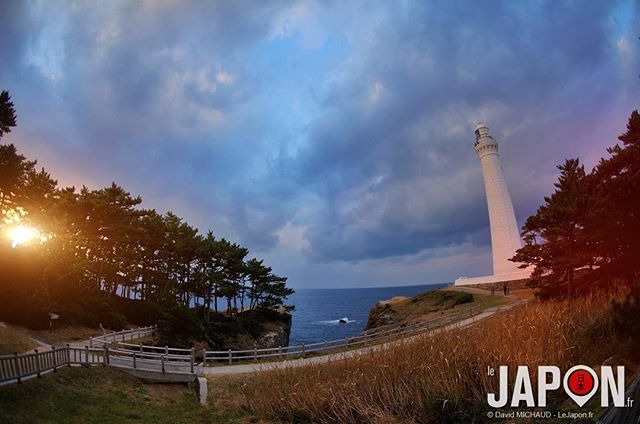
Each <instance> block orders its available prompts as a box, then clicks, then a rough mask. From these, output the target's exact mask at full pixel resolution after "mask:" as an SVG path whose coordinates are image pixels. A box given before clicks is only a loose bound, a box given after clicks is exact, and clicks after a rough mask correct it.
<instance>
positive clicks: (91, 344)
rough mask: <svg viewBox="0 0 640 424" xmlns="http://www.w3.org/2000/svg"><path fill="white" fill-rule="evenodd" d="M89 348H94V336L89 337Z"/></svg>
mask: <svg viewBox="0 0 640 424" xmlns="http://www.w3.org/2000/svg"><path fill="white" fill-rule="evenodd" d="M89 347H93V336H91V337H89Z"/></svg>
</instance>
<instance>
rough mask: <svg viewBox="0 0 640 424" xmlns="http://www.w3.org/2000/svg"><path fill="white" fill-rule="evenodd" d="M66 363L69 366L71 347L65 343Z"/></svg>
mask: <svg viewBox="0 0 640 424" xmlns="http://www.w3.org/2000/svg"><path fill="white" fill-rule="evenodd" d="M67 365H68V366H71V347H70V346H69V343H67Z"/></svg>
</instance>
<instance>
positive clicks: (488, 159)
mask: <svg viewBox="0 0 640 424" xmlns="http://www.w3.org/2000/svg"><path fill="white" fill-rule="evenodd" d="M475 134H476V142H475V150H476V154H477V155H478V158H479V159H480V166H482V177H483V179H484V188H485V191H486V194H487V207H488V208H489V225H490V227H491V251H492V254H493V275H490V276H486V277H474V278H458V279H457V280H456V281H455V285H456V286H458V285H468V284H484V283H496V282H501V281H510V280H519V279H523V278H527V277H529V275H530V274H531V272H530V271H529V270H522V269H519V268H518V264H516V263H515V262H511V261H510V260H509V259H510V258H512V257H513V255H514V254H515V253H516V250H518V249H519V248H520V247H522V242H521V240H520V233H519V231H518V224H517V222H516V215H515V213H514V211H513V203H512V202H511V196H510V195H509V190H508V189H507V182H506V181H505V179H504V173H503V172H502V166H501V165H500V158H499V156H498V143H496V141H495V140H494V139H493V137H491V136H490V135H489V129H488V128H487V127H485V126H484V125H483V124H482V123H480V122H478V125H476V131H475Z"/></svg>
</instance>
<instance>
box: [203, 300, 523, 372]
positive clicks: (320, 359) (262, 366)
mask: <svg viewBox="0 0 640 424" xmlns="http://www.w3.org/2000/svg"><path fill="white" fill-rule="evenodd" d="M520 303H523V301H521V300H518V299H512V302H511V303H509V304H507V305H504V306H500V307H495V308H490V309H487V310H486V311H484V312H482V313H480V314H478V315H475V316H473V317H471V318H467V319H464V320H462V321H458V322H456V323H453V324H450V325H447V326H445V327H443V328H439V329H436V330H433V331H429V332H426V333H422V334H418V335H413V336H408V337H405V338H403V339H399V340H394V341H390V342H386V343H382V344H379V345H374V346H370V347H364V348H359V349H354V350H349V351H346V352H338V353H330V354H326V355H321V356H314V357H311V358H299V359H290V360H284V361H278V362H263V363H252V364H239V365H221V366H217V367H203V368H202V371H203V374H204V375H205V376H221V375H230V374H246V373H252V372H261V371H269V370H274V369H278V368H296V367H302V366H306V365H312V364H324V363H327V362H332V361H338V360H341V359H345V358H351V357H354V356H359V355H364V354H367V353H370V352H373V351H377V350H382V349H386V348H389V347H391V346H393V345H397V344H399V343H404V342H406V341H407V340H412V339H415V338H417V337H423V336H424V335H426V334H433V333H434V332H437V331H450V330H452V329H455V328H463V327H466V326H468V325H471V324H473V323H475V322H477V321H480V320H482V319H485V318H487V317H490V316H492V315H495V314H496V313H498V312H502V311H505V310H508V309H511V308H512V307H514V306H515V305H517V304H520Z"/></svg>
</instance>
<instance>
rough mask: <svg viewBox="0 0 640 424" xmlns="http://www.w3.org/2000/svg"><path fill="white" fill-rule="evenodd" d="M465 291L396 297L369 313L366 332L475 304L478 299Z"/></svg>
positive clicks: (430, 292)
mask: <svg viewBox="0 0 640 424" xmlns="http://www.w3.org/2000/svg"><path fill="white" fill-rule="evenodd" d="M482 296H483V295H473V294H471V293H466V292H463V291H455V290H443V289H439V290H432V291H428V292H426V293H422V294H419V295H417V296H414V297H402V296H398V297H394V298H392V299H389V300H383V301H380V302H378V303H376V304H375V305H374V306H373V307H372V308H371V310H370V311H369V319H368V321H367V326H366V327H365V330H370V329H373V328H378V327H382V326H386V325H393V324H411V323H415V322H420V321H425V320H427V319H430V318H433V317H434V316H436V315H439V314H444V313H447V311H450V310H453V309H454V308H456V307H458V306H459V305H468V304H472V303H474V302H475V301H476V300H479V299H477V298H478V297H482Z"/></svg>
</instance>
